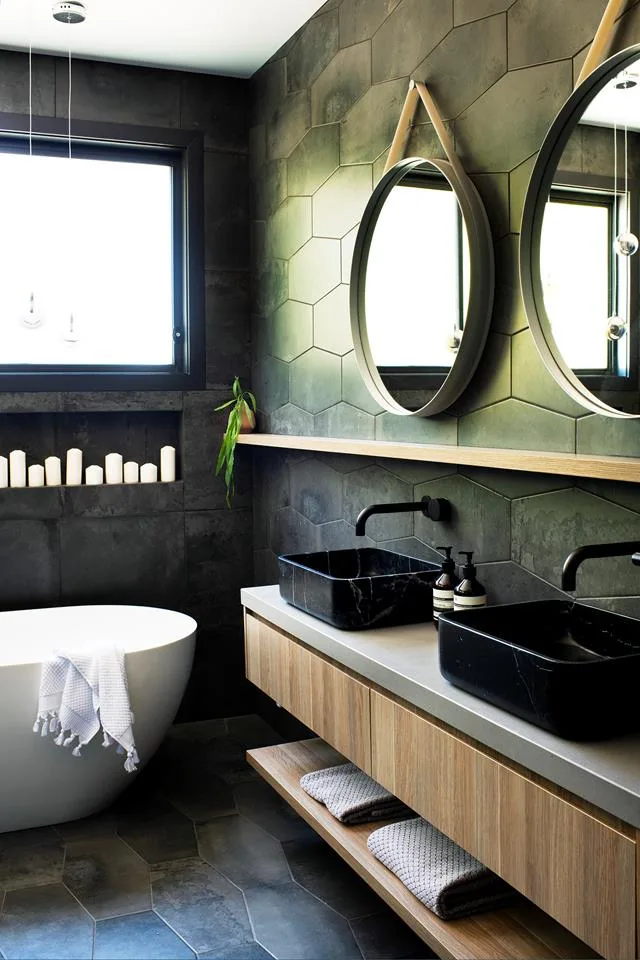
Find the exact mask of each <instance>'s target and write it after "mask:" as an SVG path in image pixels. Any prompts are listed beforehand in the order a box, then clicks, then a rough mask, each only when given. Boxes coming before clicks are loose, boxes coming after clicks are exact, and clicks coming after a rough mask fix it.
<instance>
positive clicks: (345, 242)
mask: <svg viewBox="0 0 640 960" xmlns="http://www.w3.org/2000/svg"><path fill="white" fill-rule="evenodd" d="M358 230H359V226H358V227H354V228H353V230H350V231H349V233H348V234H347V235H346V236H345V237H343V238H342V239H341V241H340V258H341V269H342V282H343V283H349V282H350V281H351V264H352V261H353V248H354V247H355V245H356V237H357V236H358Z"/></svg>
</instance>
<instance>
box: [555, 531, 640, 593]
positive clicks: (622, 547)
mask: <svg viewBox="0 0 640 960" xmlns="http://www.w3.org/2000/svg"><path fill="white" fill-rule="evenodd" d="M639 551H640V540H621V541H619V542H617V543H590V544H586V545H585V546H583V547H576V549H575V550H573V551H572V552H571V553H570V554H569V556H568V557H567V559H566V560H565V562H564V566H563V568H562V580H561V586H562V589H563V590H567V591H569V590H575V589H576V573H577V572H578V567H579V566H580V564H581V563H582V562H583V560H592V559H596V558H598V557H624V556H629V557H631V560H632V561H633V563H634V564H636V566H640V552H639Z"/></svg>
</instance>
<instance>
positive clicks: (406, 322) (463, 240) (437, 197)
mask: <svg viewBox="0 0 640 960" xmlns="http://www.w3.org/2000/svg"><path fill="white" fill-rule="evenodd" d="M462 176H463V177H464V173H463V174H462ZM492 294H493V257H492V250H491V236H490V232H489V227H488V223H487V220H486V214H485V212H484V209H483V207H482V204H481V202H480V199H479V197H478V195H477V193H476V192H475V188H474V187H473V185H472V184H471V182H470V181H468V179H467V178H466V177H464V182H463V181H462V180H461V179H460V178H459V177H458V175H457V174H455V173H454V172H453V170H452V168H451V164H449V163H448V162H446V161H443V160H421V159H419V158H414V159H410V160H403V161H401V162H400V163H398V164H396V166H395V167H392V168H391V170H389V171H388V173H387V174H385V176H384V177H383V179H382V180H381V181H380V183H379V184H378V187H377V188H376V190H375V191H374V194H373V196H372V198H371V200H370V202H369V204H368V206H367V209H366V211H365V214H364V217H363V220H362V223H361V225H360V229H359V231H358V238H357V241H356V248H355V252H354V259H353V267H352V275H351V315H352V327H353V332H354V342H355V346H356V356H357V359H358V363H359V365H360V369H361V372H362V374H363V376H364V378H365V382H366V383H367V385H368V387H369V389H370V390H371V392H372V393H373V395H374V396H375V397H376V399H377V400H378V401H379V402H380V403H381V404H382V405H383V406H384V407H386V409H388V410H391V411H393V412H394V413H401V414H417V415H421V416H427V415H431V414H432V413H438V412H440V411H441V410H443V409H446V407H447V406H448V405H449V404H450V403H452V402H453V400H455V399H456V398H457V396H458V395H459V394H460V393H461V392H462V390H463V389H464V387H465V386H466V384H467V382H468V380H469V378H470V376H471V375H472V373H473V370H474V369H475V366H476V365H477V362H478V359H479V357H480V353H481V350H482V346H483V345H484V340H485V338H486V332H487V326H488V320H489V317H490V312H491V302H492ZM469 329H471V330H473V333H471V334H470V333H469V332H468V331H469ZM463 334H464V336H463ZM454 368H455V369H456V373H457V375H456V376H455V377H454V376H453V375H452V374H453V370H454Z"/></svg>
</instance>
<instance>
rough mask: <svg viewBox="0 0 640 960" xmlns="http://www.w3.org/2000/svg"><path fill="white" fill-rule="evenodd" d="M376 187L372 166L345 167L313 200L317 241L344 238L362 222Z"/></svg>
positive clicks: (364, 164) (314, 230)
mask: <svg viewBox="0 0 640 960" xmlns="http://www.w3.org/2000/svg"><path fill="white" fill-rule="evenodd" d="M372 186H373V181H372V172H371V164H370V163H363V164H354V165H353V166H349V167H341V168H340V169H339V170H336V172H335V173H334V174H332V176H330V177H329V179H328V180H327V182H326V183H324V184H323V185H322V186H321V187H320V189H319V190H318V191H317V193H316V194H315V196H314V198H313V232H314V235H315V236H316V237H336V238H338V239H340V238H341V237H344V236H345V235H346V234H347V233H349V231H350V230H352V229H353V227H354V226H356V225H357V224H358V223H359V222H360V218H361V217H362V214H363V212H364V208H365V207H366V205H367V202H368V200H369V197H370V196H371V190H372Z"/></svg>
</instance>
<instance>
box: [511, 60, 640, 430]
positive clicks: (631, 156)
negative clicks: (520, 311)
mask: <svg viewBox="0 0 640 960" xmlns="http://www.w3.org/2000/svg"><path fill="white" fill-rule="evenodd" d="M639 235H640V44H638V45H635V46H633V47H629V48H627V49H625V50H622V51H621V52H620V53H617V54H615V55H614V56H613V57H611V58H609V59H608V60H606V61H605V62H604V63H602V64H601V65H600V66H599V67H597V69H595V70H594V71H593V72H592V73H591V74H590V75H589V76H587V78H586V79H585V80H584V81H583V82H582V83H581V84H580V85H579V86H578V87H577V88H576V90H575V91H574V92H573V94H572V95H571V96H570V97H569V99H568V100H567V102H566V104H565V105H564V106H563V108H562V110H561V111H560V113H559V114H558V116H557V117H556V119H555V120H554V122H553V124H552V126H551V128H550V130H549V133H548V134H547V136H546V138H545V140H544V143H543V144H542V148H541V150H540V153H539V155H538V158H537V161H536V164H535V166H534V168H533V172H532V175H531V180H530V183H529V188H528V191H527V196H526V199H525V204H524V212H523V219H522V230H521V238H520V276H521V282H522V292H523V297H524V302H525V308H526V311H527V316H528V320H529V325H530V328H531V332H532V335H533V338H534V340H535V343H536V346H537V348H538V350H539V352H540V354H541V356H542V359H543V360H544V362H545V365H546V366H547V368H548V369H549V371H550V372H551V374H552V375H553V377H554V378H555V380H556V381H557V382H558V383H559V384H560V386H561V387H563V389H564V390H565V391H566V392H567V393H568V394H569V395H570V396H571V397H572V398H573V399H574V400H576V401H578V402H579V403H581V404H582V405H583V406H584V407H586V408H587V409H588V410H591V411H592V412H594V413H601V414H605V415H608V416H611V417H618V418H629V417H639V416H640V252H639V242H638V236H639Z"/></svg>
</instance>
